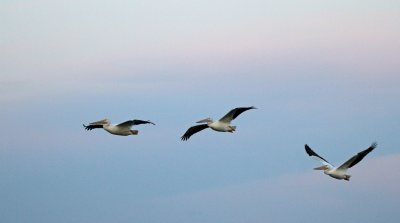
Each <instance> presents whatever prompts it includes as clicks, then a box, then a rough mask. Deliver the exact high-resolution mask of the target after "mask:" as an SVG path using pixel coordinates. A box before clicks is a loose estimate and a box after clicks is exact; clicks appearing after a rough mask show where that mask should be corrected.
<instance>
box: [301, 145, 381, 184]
mask: <svg viewBox="0 0 400 223" xmlns="http://www.w3.org/2000/svg"><path fill="white" fill-rule="evenodd" d="M377 146H378V144H377V143H376V142H374V143H372V144H371V145H370V146H369V147H368V149H366V150H363V151H361V152H359V153H357V154H356V155H354V156H353V157H351V158H350V159H349V160H347V161H346V162H344V163H343V164H342V165H340V166H339V167H335V166H333V165H332V164H330V163H329V162H328V161H326V159H324V158H322V157H321V156H320V155H318V154H317V153H315V152H314V151H313V150H312V149H311V148H310V147H309V146H308V145H307V144H305V146H304V147H305V150H306V152H307V154H308V155H309V156H311V157H312V158H314V159H316V160H319V161H320V162H321V163H322V164H323V166H320V167H316V168H314V170H323V171H324V173H325V174H327V175H329V176H331V177H333V178H335V179H338V180H347V181H350V177H351V175H348V174H346V172H347V169H349V168H351V167H353V166H355V165H356V164H357V163H358V162H360V161H361V160H362V159H363V158H364V157H365V156H366V155H368V153H370V152H371V151H372V150H374V149H375V148H376V147H377Z"/></svg>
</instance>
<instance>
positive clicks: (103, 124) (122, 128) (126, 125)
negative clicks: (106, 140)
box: [83, 119, 155, 136]
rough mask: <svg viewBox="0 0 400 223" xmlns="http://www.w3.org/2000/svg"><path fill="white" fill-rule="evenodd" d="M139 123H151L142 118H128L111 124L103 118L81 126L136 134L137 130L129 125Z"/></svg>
mask: <svg viewBox="0 0 400 223" xmlns="http://www.w3.org/2000/svg"><path fill="white" fill-rule="evenodd" d="M141 124H153V125H155V124H154V123H153V122H151V121H143V120H137V119H134V120H128V121H126V122H122V123H120V124H118V125H113V124H111V122H110V120H108V119H103V120H100V121H97V122H92V123H89V125H85V124H83V127H84V128H85V129H86V130H87V131H90V130H93V129H97V128H102V129H104V130H106V131H107V132H109V133H111V134H113V135H119V136H129V135H137V134H138V133H139V131H138V130H132V129H131V127H132V126H134V125H141Z"/></svg>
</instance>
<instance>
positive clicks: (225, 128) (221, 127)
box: [181, 106, 255, 141]
mask: <svg viewBox="0 0 400 223" xmlns="http://www.w3.org/2000/svg"><path fill="white" fill-rule="evenodd" d="M250 109H255V107H253V106H251V107H239V108H235V109H232V110H230V111H229V112H228V113H227V114H226V115H225V116H224V117H222V118H221V119H220V120H218V121H215V122H214V121H213V120H212V119H211V118H206V119H203V120H200V121H198V122H196V123H206V124H201V125H195V126H192V127H190V128H189V129H188V130H187V131H186V132H185V134H183V136H182V137H181V140H183V141H186V140H188V139H189V138H190V136H192V135H193V134H195V133H197V132H200V131H201V130H203V129H206V128H211V129H212V130H215V131H217V132H230V133H233V132H234V131H236V126H231V121H232V120H234V119H235V118H236V117H238V116H239V115H240V114H242V113H243V112H245V111H247V110H250Z"/></svg>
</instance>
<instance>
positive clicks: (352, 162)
mask: <svg viewBox="0 0 400 223" xmlns="http://www.w3.org/2000/svg"><path fill="white" fill-rule="evenodd" d="M377 146H378V144H377V143H376V142H374V143H372V144H371V146H370V147H368V149H366V150H363V151H361V152H359V153H357V154H356V155H354V156H353V157H351V158H350V159H349V160H347V161H346V162H344V163H343V164H342V165H341V166H340V167H338V169H340V170H347V169H349V168H351V167H353V166H354V165H356V164H357V163H358V162H360V161H361V160H362V159H363V158H364V157H365V156H366V155H367V154H368V153H370V152H371V151H372V150H374V149H375V148H376V147H377Z"/></svg>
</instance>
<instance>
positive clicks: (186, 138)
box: [181, 135, 190, 141]
mask: <svg viewBox="0 0 400 223" xmlns="http://www.w3.org/2000/svg"><path fill="white" fill-rule="evenodd" d="M189 138H190V136H186V135H183V136H182V137H181V140H182V141H187V140H188V139H189Z"/></svg>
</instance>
